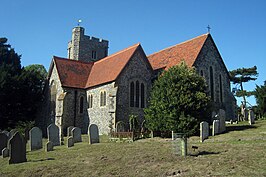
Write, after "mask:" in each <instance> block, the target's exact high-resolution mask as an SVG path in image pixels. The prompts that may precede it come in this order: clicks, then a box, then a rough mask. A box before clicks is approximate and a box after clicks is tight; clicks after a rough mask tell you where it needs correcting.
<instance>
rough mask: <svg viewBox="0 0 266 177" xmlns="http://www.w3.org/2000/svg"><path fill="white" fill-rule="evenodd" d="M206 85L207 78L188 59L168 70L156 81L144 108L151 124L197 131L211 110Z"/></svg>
mask: <svg viewBox="0 0 266 177" xmlns="http://www.w3.org/2000/svg"><path fill="white" fill-rule="evenodd" d="M206 87H207V86H206V83H205V80H204V78H203V77H201V76H199V75H198V74H197V73H196V72H195V70H194V69H193V68H189V67H188V66H187V65H186V64H185V63H184V62H182V63H181V64H180V65H178V66H174V67H171V68H169V70H168V71H164V72H163V73H162V75H161V76H159V78H158V80H156V81H155V82H154V85H153V88H152V91H151V98H150V100H149V106H148V107H147V108H146V109H145V110H144V111H145V120H146V123H147V128H149V129H150V130H153V131H154V130H157V131H158V130H159V131H175V132H178V133H186V134H187V135H188V136H189V135H192V134H194V133H195V132H196V131H197V129H198V127H199V123H200V122H201V121H202V120H204V118H206V114H207V113H208V105H209V103H210V98H209V97H208V96H207V94H206V93H205V91H206Z"/></svg>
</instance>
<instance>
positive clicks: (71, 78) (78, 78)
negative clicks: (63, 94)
mask: <svg viewBox="0 0 266 177" xmlns="http://www.w3.org/2000/svg"><path fill="white" fill-rule="evenodd" d="M53 60H54V63H55V67H56V69H57V72H58V75H59V78H60V81H61V84H62V86H64V87H74V88H85V86H86V83H87V79H88V76H89V74H90V72H91V69H92V66H93V63H92V62H91V63H88V62H81V61H76V60H70V59H66V58H59V57H56V56H54V57H53Z"/></svg>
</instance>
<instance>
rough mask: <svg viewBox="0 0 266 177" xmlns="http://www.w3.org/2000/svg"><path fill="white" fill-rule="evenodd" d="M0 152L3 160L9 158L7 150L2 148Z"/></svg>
mask: <svg viewBox="0 0 266 177" xmlns="http://www.w3.org/2000/svg"><path fill="white" fill-rule="evenodd" d="M1 152H2V157H3V158H6V157H9V150H8V149H7V148H4V149H3V150H2V151H1Z"/></svg>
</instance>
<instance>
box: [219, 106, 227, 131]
mask: <svg viewBox="0 0 266 177" xmlns="http://www.w3.org/2000/svg"><path fill="white" fill-rule="evenodd" d="M225 130H226V128H225V111H224V110H223V109H219V133H223V132H225Z"/></svg>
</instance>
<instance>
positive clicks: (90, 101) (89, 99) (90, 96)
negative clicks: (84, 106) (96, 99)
mask: <svg viewBox="0 0 266 177" xmlns="http://www.w3.org/2000/svg"><path fill="white" fill-rule="evenodd" d="M92 98H93V97H92V95H89V96H88V108H92Z"/></svg>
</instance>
